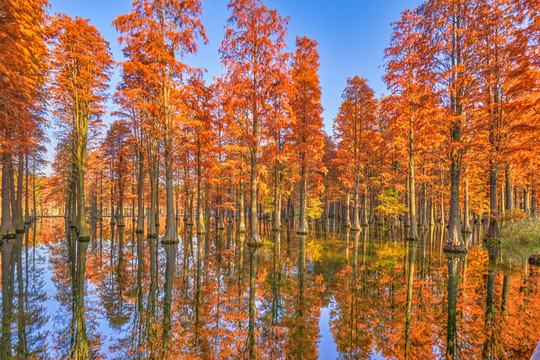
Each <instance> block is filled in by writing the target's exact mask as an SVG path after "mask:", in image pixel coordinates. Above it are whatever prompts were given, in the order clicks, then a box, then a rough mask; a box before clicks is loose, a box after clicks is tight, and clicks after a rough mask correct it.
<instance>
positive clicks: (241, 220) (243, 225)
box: [238, 180, 246, 233]
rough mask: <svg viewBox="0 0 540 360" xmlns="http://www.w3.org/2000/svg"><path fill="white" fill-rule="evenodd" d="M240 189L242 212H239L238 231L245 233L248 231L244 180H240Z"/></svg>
mask: <svg viewBox="0 0 540 360" xmlns="http://www.w3.org/2000/svg"><path fill="white" fill-rule="evenodd" d="M238 190H239V191H240V214H238V219H239V220H238V221H239V224H238V232H240V233H245V232H246V199H245V196H244V188H243V183H242V180H240V186H239V189H238Z"/></svg>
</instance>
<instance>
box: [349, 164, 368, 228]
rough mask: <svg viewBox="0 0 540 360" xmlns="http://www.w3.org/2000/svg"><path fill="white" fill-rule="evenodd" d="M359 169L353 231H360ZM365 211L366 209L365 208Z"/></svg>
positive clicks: (355, 186)
mask: <svg viewBox="0 0 540 360" xmlns="http://www.w3.org/2000/svg"><path fill="white" fill-rule="evenodd" d="M359 172H360V171H359V169H357V173H356V174H355V176H354V207H353V220H352V225H351V230H359V229H360V209H359V208H360V204H359V203H360V189H359V188H360V174H359ZM364 211H365V207H364Z"/></svg>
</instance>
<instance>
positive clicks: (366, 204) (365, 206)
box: [362, 184, 373, 226]
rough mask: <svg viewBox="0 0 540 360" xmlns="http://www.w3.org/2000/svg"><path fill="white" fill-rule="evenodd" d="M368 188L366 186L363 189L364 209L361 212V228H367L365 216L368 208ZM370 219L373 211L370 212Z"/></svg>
mask: <svg viewBox="0 0 540 360" xmlns="http://www.w3.org/2000/svg"><path fill="white" fill-rule="evenodd" d="M367 199H368V187H367V184H366V188H365V189H364V209H363V212H362V214H363V215H362V226H368V216H367V208H368V202H367ZM370 218H371V219H373V211H371V212H370Z"/></svg>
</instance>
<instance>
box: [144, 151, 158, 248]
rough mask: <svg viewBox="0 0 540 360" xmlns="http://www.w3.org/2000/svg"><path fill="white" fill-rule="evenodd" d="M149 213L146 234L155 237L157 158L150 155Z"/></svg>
mask: <svg viewBox="0 0 540 360" xmlns="http://www.w3.org/2000/svg"><path fill="white" fill-rule="evenodd" d="M149 160H150V214H148V216H149V217H148V229H147V230H146V231H147V234H146V236H147V237H149V238H155V237H157V229H156V204H157V169H156V167H157V161H156V160H157V159H156V158H155V156H151V157H150V159H149Z"/></svg>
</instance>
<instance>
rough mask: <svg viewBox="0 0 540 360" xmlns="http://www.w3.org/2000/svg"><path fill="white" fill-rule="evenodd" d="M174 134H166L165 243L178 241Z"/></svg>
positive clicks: (167, 132)
mask: <svg viewBox="0 0 540 360" xmlns="http://www.w3.org/2000/svg"><path fill="white" fill-rule="evenodd" d="M171 136H172V134H171V133H170V132H169V131H166V133H165V154H164V156H165V193H166V197H167V213H166V220H165V235H164V236H163V240H162V241H164V242H177V241H178V228H177V227H176V220H175V218H174V188H173V168H172V153H171V149H172V139H171Z"/></svg>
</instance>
